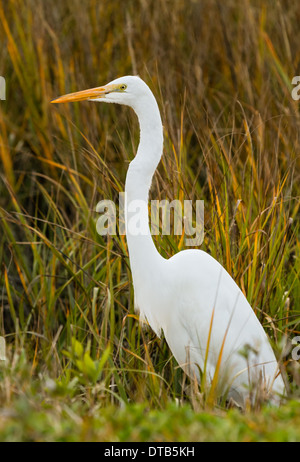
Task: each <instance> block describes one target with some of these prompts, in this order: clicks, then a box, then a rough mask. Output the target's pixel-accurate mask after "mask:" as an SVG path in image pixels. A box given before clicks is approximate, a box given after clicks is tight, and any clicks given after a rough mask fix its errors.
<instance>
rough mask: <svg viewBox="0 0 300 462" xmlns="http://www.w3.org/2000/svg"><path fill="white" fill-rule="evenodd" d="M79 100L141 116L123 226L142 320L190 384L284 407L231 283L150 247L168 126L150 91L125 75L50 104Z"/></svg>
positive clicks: (201, 257)
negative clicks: (134, 222)
mask: <svg viewBox="0 0 300 462" xmlns="http://www.w3.org/2000/svg"><path fill="white" fill-rule="evenodd" d="M82 100H89V101H100V102H107V103H119V104H124V105H127V106H130V107H131V108H133V110H134V111H135V113H136V115H137V117H138V121H139V125H140V143H139V147H138V150H137V154H136V156H135V158H134V160H133V161H132V162H131V163H130V165H129V168H128V172H127V176H126V184H125V194H126V207H125V219H126V237H127V244H128V251H129V259H130V265H131V271H132V278H133V286H134V293H135V308H136V309H137V310H138V311H139V312H140V316H141V319H145V318H146V320H147V321H148V323H149V324H150V326H151V327H152V329H153V330H154V331H155V333H156V334H157V335H160V334H161V332H162V331H163V333H164V336H165V339H166V341H167V343H168V345H169V347H170V349H171V351H172V353H173V355H174V357H175V359H176V360H177V362H178V363H179V365H180V366H181V367H182V368H183V369H184V370H185V371H186V373H187V374H188V375H189V376H190V377H192V378H194V377H196V378H197V380H198V381H199V382H200V381H202V383H205V385H209V384H211V387H212V386H214V387H215V385H216V383H217V387H215V388H216V391H217V393H218V394H219V395H223V394H225V393H227V397H228V398H230V397H231V398H233V399H234V400H235V401H236V402H237V403H239V404H240V405H242V406H244V405H245V403H246V400H247V399H253V398H249V397H250V395H251V396H252V397H253V396H255V393H256V391H257V390H258V388H261V387H262V385H263V387H264V389H265V392H267V393H269V396H270V398H271V397H272V398H271V399H273V400H274V402H279V401H278V399H279V396H280V395H283V394H284V392H285V387H284V383H283V380H282V377H281V375H280V373H279V370H278V364H277V361H276V358H275V355H274V352H273V350H272V348H271V345H270V342H269V340H268V338H267V335H266V333H265V331H264V329H263V327H262V325H261V324H260V322H259V320H258V319H257V317H256V315H255V313H254V311H253V310H252V308H251V306H250V305H249V303H248V301H247V299H246V297H245V296H244V294H243V293H242V291H241V290H240V289H239V287H238V286H237V284H236V283H235V282H234V280H233V279H232V278H231V276H230V275H229V274H228V273H227V271H226V270H225V269H224V268H223V267H222V266H221V265H220V263H218V262H217V261H216V260H215V259H214V258H212V257H211V256H210V255H209V254H207V253H206V252H204V251H201V250H198V249H188V250H184V251H181V252H179V253H177V254H175V255H174V256H173V257H171V258H169V259H165V258H163V257H162V256H161V255H160V253H159V252H158V251H157V249H156V246H155V244H154V242H153V239H152V236H151V232H150V228H149V217H148V194H149V190H150V187H151V181H152V177H153V174H154V172H155V170H156V167H157V165H158V163H159V161H160V159H161V156H162V152H163V127H162V122H161V117H160V112H159V108H158V105H157V102H156V99H155V97H154V96H153V93H152V92H151V90H150V88H149V87H148V86H147V85H146V83H145V82H144V81H143V80H141V79H140V78H139V77H137V76H126V77H121V78H118V79H116V80H113V81H112V82H110V83H109V84H107V85H104V86H102V87H97V88H93V89H89V90H84V91H79V92H76V93H71V94H68V95H64V96H61V97H59V98H57V99H55V100H53V101H52V103H64V102H71V101H82ZM136 200H138V201H140V202H139V204H143V205H142V209H141V220H142V224H143V227H144V228H145V229H146V230H147V231H146V232H144V233H142V234H137V233H135V232H133V231H131V230H130V227H129V223H130V219H131V218H132V216H133V215H134V213H136V209H135V207H133V204H134V203H135V201H136ZM136 234H137V235H136ZM242 352H244V354H242ZM245 352H246V354H245ZM203 380H204V382H203ZM212 384H214V385H212ZM251 389H252V391H251V392H250V390H251Z"/></svg>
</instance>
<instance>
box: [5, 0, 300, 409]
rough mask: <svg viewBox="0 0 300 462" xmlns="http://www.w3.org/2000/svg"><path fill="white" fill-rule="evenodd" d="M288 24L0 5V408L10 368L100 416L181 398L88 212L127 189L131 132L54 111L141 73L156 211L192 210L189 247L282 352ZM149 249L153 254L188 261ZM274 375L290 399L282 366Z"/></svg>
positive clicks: (290, 137)
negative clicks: (152, 140) (159, 207)
mask: <svg viewBox="0 0 300 462" xmlns="http://www.w3.org/2000/svg"><path fill="white" fill-rule="evenodd" d="M299 15H300V10H299V6H298V2H297V0H291V1H290V2H288V3H287V4H285V5H283V4H282V3H280V2H273V1H271V0H269V1H268V0H261V1H258V0H257V1H254V0H253V1H252V0H247V1H245V2H238V1H236V0H229V1H227V2H226V3H224V2H221V1H208V0H201V1H200V0H199V1H198V2H194V1H189V0H186V1H183V0H177V1H174V2H171V1H165V0H156V1H155V2H146V1H142V0H136V1H127V2H121V3H120V2H118V1H116V0H110V1H106V0H105V1H101V2H98V1H96V0H88V1H85V2H81V1H77V0H72V1H71V0H64V1H61V2H55V4H54V3H53V2H44V1H40V2H36V1H33V0H22V1H21V0H10V1H8V2H0V20H1V27H0V40H1V44H2V50H3V51H2V55H1V58H0V74H1V75H3V76H5V78H6V84H7V95H6V101H1V102H0V157H1V165H2V169H1V183H0V184H1V196H0V197H1V199H0V205H1V208H0V218H1V221H0V225H1V235H0V236H1V237H0V239H1V246H0V252H1V262H2V265H1V275H0V278H1V279H0V280H1V305H0V335H1V336H4V337H5V339H6V343H7V350H8V353H7V355H8V363H9V365H10V367H11V368H12V369H8V370H7V371H6V372H5V374H6V382H5V383H6V385H5V386H4V382H3V381H2V383H0V402H2V403H6V402H8V401H9V399H10V397H9V396H10V394H17V395H18V393H21V391H20V390H22V387H23V388H24V387H25V385H24V384H26V380H29V379H26V380H23V379H24V377H23V375H22V374H23V372H20V374H21V375H20V376H18V370H19V369H18V368H19V367H20V362H21V363H22V364H25V366H24V368H25V370H26V371H27V374H28V377H31V378H36V377H41V375H40V374H42V377H48V378H49V380H50V379H51V380H52V381H53V382H51V383H52V385H53V384H55V390H56V392H57V393H58V394H59V393H61V394H66V395H70V396H74V395H76V396H78V393H79V392H80V393H81V395H80V396H81V397H82V399H83V400H88V402H89V403H95V405H96V403H100V405H101V406H105V405H108V404H111V403H115V404H119V403H128V402H132V401H134V402H139V401H141V402H144V401H146V402H148V403H149V404H151V405H154V406H158V407H162V408H164V406H165V405H166V403H167V402H168V401H169V400H174V399H175V398H176V399H177V398H178V399H182V398H183V397H185V398H186V396H185V395H184V393H185V391H184V390H185V387H184V386H182V385H185V384H186V383H187V379H186V377H184V375H183V373H182V371H181V370H180V369H179V368H178V367H177V364H176V362H175V361H174V359H173V358H172V356H171V353H170V351H169V349H168V348H167V346H166V344H165V342H164V341H163V340H159V339H157V338H156V336H155V335H154V334H153V333H152V332H151V331H150V330H147V329H145V330H144V329H141V327H140V325H139V322H138V316H137V315H136V314H135V313H134V307H133V288H132V283H131V273H130V267H129V261H128V254H127V248H126V241H125V239H124V236H122V235H119V234H118V235H117V236H116V237H113V238H107V239H106V238H103V237H101V236H99V235H98V234H97V232H96V227H95V220H96V218H97V214H96V212H95V208H96V204H97V202H98V201H99V200H101V199H112V200H114V201H117V198H118V193H119V192H120V191H123V190H124V180H125V174H126V170H127V166H128V162H129V161H130V160H131V159H132V158H133V157H134V154H135V151H136V148H137V143H138V127H137V122H136V119H135V116H134V115H133V113H132V112H131V111H130V110H129V109H128V108H123V107H119V106H118V107H114V106H113V105H101V107H99V105H97V104H91V103H81V104H77V103H76V104H73V105H64V106H63V107H59V108H54V107H52V106H51V105H50V104H49V101H50V100H51V99H53V98H54V97H56V96H58V95H60V94H63V93H67V92H71V91H76V90H79V89H85V88H89V87H92V86H97V85H100V84H104V83H107V82H108V81H109V80H111V79H113V78H115V77H118V76H121V75H126V74H132V73H134V74H136V73H138V74H139V75H140V76H141V77H142V78H143V79H144V80H145V81H146V82H147V83H148V84H149V85H150V87H151V88H152V90H153V92H154V94H155V96H156V97H157V100H158V103H159V106H160V109H161V113H162V118H163V124H164V136H165V144H164V155H163V159H162V162H161V163H160V165H159V168H158V171H157V172H156V174H155V178H154V181H153V187H152V192H151V197H153V198H155V199H163V198H166V199H169V200H173V199H180V200H183V199H193V200H195V199H204V201H205V239H204V242H203V245H202V247H201V248H202V249H204V250H205V251H207V252H209V253H210V254H211V255H212V256H213V257H215V258H216V259H217V260H218V261H220V262H221V263H222V265H223V266H224V267H225V268H226V269H227V271H228V272H229V273H230V274H231V275H232V276H233V277H234V279H235V280H236V282H237V283H238V285H239V286H240V287H241V288H242V290H243V292H244V293H245V295H246V296H247V298H248V300H249V302H250V303H251V305H252V306H253V308H254V310H255V312H256V314H257V316H258V318H259V319H260V321H261V322H262V324H263V326H264V328H265V329H266V331H267V333H268V335H269V336H270V338H271V340H272V341H273V343H274V347H275V349H276V350H277V351H278V354H279V352H280V349H281V345H282V342H283V340H284V338H286V337H287V338H288V339H290V340H291V339H292V338H293V337H294V336H295V335H297V334H299V322H300V310H299V300H300V284H299V272H300V265H299V257H300V245H299V224H298V221H297V219H298V218H299V194H300V190H299V152H300V138H299V134H300V117H299V103H298V102H295V101H294V100H293V99H292V98H291V89H292V86H291V83H290V82H291V79H292V77H293V76H294V75H298V74H299V68H300V54H299V41H300V31H299V27H298V23H299ZM155 241H156V244H157V246H158V248H159V249H160V252H161V253H162V254H163V255H164V256H171V255H172V254H174V253H175V252H177V251H179V250H181V249H182V248H183V245H184V240H183V239H182V238H181V236H173V235H171V236H155ZM24 358H25V359H24ZM22 361H23V362H22ZM284 366H285V369H286V371H287V379H288V381H289V387H290V392H291V393H294V392H295V391H294V388H295V384H296V381H297V380H296V379H297V377H298V376H297V377H296V375H295V374H294V373H293V371H294V368H295V362H293V361H292V360H291V356H290V355H288V356H286V357H285V358H284ZM14 375H15V377H17V379H16V380H17V381H18V383H19V386H20V388H18V387H14V386H13V385H12V383H13V379H12V377H13V376H14ZM26 377H27V376H26ZM29 382H30V380H29ZM22 383H23V385H22ZM30 383H31V382H30ZM7 384H11V388H9V391H7V387H6V386H7ZM30 386H31V385H30ZM53 386H54V385H53ZM50 388H51V387H50ZM52 388H53V387H52ZM194 389H195V387H194V384H191V390H194ZM5 390H6V391H5ZM195 393H196V394H195ZM197 393H198V392H197V391H195V390H194V392H193V391H192V392H191V394H190V395H189V396H190V398H191V402H192V403H194V405H195V406H196V404H195V403H196V402H197V400H198V399H200V400H201V396H200V398H199V396H198V398H197V396H196V395H197ZM8 394H9V396H8ZM210 396H211V395H210Z"/></svg>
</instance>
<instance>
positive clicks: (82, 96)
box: [51, 85, 119, 104]
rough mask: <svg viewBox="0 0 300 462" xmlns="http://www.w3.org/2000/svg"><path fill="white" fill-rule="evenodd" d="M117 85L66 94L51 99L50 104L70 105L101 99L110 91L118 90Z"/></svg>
mask: <svg viewBox="0 0 300 462" xmlns="http://www.w3.org/2000/svg"><path fill="white" fill-rule="evenodd" d="M118 88H119V87H118V85H104V86H103V87H97V88H90V89H89V90H82V91H77V92H76V93H68V94H67V95H63V96H59V97H58V98H56V99H53V100H52V101H51V103H53V104H58V103H71V102H73V101H85V100H92V99H96V98H103V97H104V96H105V95H107V94H108V93H110V92H112V91H116V90H118Z"/></svg>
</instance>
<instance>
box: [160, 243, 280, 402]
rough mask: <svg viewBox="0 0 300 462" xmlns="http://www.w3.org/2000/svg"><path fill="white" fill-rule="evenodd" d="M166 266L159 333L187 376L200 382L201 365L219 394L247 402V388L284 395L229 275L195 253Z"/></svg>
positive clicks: (260, 333) (270, 355)
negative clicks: (230, 394) (233, 394)
mask: <svg viewBox="0 0 300 462" xmlns="http://www.w3.org/2000/svg"><path fill="white" fill-rule="evenodd" d="M165 266H166V269H165V271H163V273H164V274H166V275H168V276H167V277H168V279H169V280H168V281H164V282H165V284H166V285H168V286H171V287H172V293H170V291H169V292H168V296H167V298H166V294H165V298H164V297H163V296H162V299H163V304H164V306H162V307H161V310H162V311H165V313H167V314H168V318H167V319H165V322H164V324H165V325H164V326H162V328H163V330H164V334H165V337H166V340H167V342H168V344H169V346H170V348H171V350H172V352H173V354H174V356H175V358H176V360H177V361H178V362H179V364H180V365H182V366H183V368H184V369H185V370H186V371H187V373H188V374H189V375H193V374H196V376H197V378H198V379H199V367H200V368H201V370H202V371H203V369H204V365H205V370H206V375H207V380H208V381H211V380H212V379H213V377H214V374H215V373H217V374H218V383H219V388H220V390H223V392H224V391H225V389H226V388H231V392H232V391H234V390H235V391H236V392H237V393H238V394H241V395H243V396H245V395H246V394H247V393H248V392H247V389H249V386H250V387H251V384H252V385H257V384H258V382H260V386H261V385H262V382H263V383H264V384H265V385H266V386H267V387H268V388H272V390H273V391H276V392H278V393H284V384H283V381H282V378H281V376H279V377H278V378H276V375H278V365H277V361H276V358H275V355H274V352H273V350H272V348H271V345H270V343H269V340H268V338H267V335H266V333H265V331H264V329H263V327H262V325H261V324H260V322H259V320H258V319H257V317H256V315H255V313H254V311H253V310H252V308H251V306H250V305H249V303H248V301H247V299H246V297H245V296H244V294H243V293H242V291H241V290H240V289H239V287H238V286H237V284H236V283H235V282H234V280H233V279H232V278H231V276H230V275H229V274H228V273H227V271H226V270H225V269H224V268H223V267H222V266H221V265H220V264H219V263H218V262H217V261H216V260H215V259H214V258H212V257H211V256H210V255H208V254H207V253H205V252H203V251H200V250H193V249H191V250H185V251H182V252H179V253H178V254H176V255H174V256H173V257H172V258H170V259H169V260H166V261H165ZM162 319H163V317H162ZM219 366H220V367H219ZM216 370H217V372H216ZM275 378H276V379H275Z"/></svg>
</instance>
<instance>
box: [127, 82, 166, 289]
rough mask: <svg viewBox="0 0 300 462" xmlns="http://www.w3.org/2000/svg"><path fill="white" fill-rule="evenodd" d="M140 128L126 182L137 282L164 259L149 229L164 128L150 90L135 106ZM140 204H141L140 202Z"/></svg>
mask: <svg viewBox="0 0 300 462" xmlns="http://www.w3.org/2000/svg"><path fill="white" fill-rule="evenodd" d="M133 109H134V110H135V112H136V114H137V117H138V120H139V125H140V144H139V147H138V151H137V154H136V156H135V158H134V160H133V161H132V162H131V163H130V165H129V168H128V172H127V176H126V183H125V193H126V206H125V220H126V235H127V244H128V251H129V257H130V264H131V270H132V273H133V279H134V280H135V275H137V274H138V273H143V274H144V275H145V272H146V274H147V273H148V272H149V271H150V272H152V271H153V270H155V267H156V264H157V263H158V261H159V260H162V259H163V258H162V257H161V255H160V254H159V253H158V251H157V249H156V247H155V245H154V242H153V239H152V236H151V232H150V228H149V213H148V194H149V189H150V187H151V181H152V177H153V174H154V172H155V170H156V167H157V165H158V163H159V161H160V159H161V156H162V150H163V128H162V123H161V118H160V113H159V109H158V105H157V102H156V100H155V98H154V96H153V94H152V93H151V91H150V90H149V93H147V94H146V95H145V96H143V97H142V98H141V100H139V101H138V102H137V104H136V105H135V106H134V107H133ZM137 201H138V202H137Z"/></svg>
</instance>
